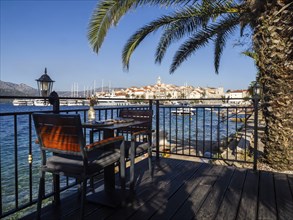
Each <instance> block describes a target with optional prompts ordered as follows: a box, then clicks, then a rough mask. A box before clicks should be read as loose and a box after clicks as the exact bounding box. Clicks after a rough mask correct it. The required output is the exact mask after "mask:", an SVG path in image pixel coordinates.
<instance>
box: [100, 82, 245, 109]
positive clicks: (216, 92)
mask: <svg viewBox="0 0 293 220" xmlns="http://www.w3.org/2000/svg"><path fill="white" fill-rule="evenodd" d="M95 96H96V97H97V98H119V99H167V100H171V99H222V100H225V102H227V103H229V104H245V101H244V100H245V98H249V97H250V94H249V91H248V90H241V89H239V90H228V91H226V92H225V91H224V88H223V87H218V88H214V87H194V86H191V85H183V86H176V85H173V84H165V83H163V82H162V79H161V77H160V76H159V77H158V79H157V81H156V83H155V84H153V85H147V86H142V87H136V86H132V87H130V88H126V89H121V90H110V89H108V90H106V91H104V90H103V91H100V92H95ZM172 104H176V103H174V102H173V103H172Z"/></svg>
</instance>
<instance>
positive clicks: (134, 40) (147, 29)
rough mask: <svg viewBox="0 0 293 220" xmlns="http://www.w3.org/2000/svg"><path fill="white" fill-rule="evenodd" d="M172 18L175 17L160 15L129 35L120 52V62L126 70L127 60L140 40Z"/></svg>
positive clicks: (166, 23)
mask: <svg viewBox="0 0 293 220" xmlns="http://www.w3.org/2000/svg"><path fill="white" fill-rule="evenodd" d="M174 19H176V18H174V17H171V16H162V17H161V18H159V19H157V20H155V21H153V22H151V23H150V24H148V25H145V26H144V27H142V28H141V29H139V30H138V31H137V32H136V33H135V34H133V35H132V36H131V37H130V39H129V40H128V41H127V43H126V45H125V46H124V49H123V53H122V62H123V66H124V68H125V69H126V70H128V69H129V61H130V57H131V55H132V53H133V51H134V50H135V49H136V48H137V46H138V45H139V44H140V43H141V41H143V39H144V38H145V37H147V35H149V34H150V33H152V32H154V31H156V30H158V29H159V28H160V27H162V26H164V25H168V24H170V23H171V22H172V21H174Z"/></svg>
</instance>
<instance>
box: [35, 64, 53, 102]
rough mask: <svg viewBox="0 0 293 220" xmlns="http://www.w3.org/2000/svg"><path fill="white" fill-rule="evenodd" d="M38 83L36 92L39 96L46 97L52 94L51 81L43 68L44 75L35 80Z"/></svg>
mask: <svg viewBox="0 0 293 220" xmlns="http://www.w3.org/2000/svg"><path fill="white" fill-rule="evenodd" d="M36 81H37V83H38V90H39V94H40V96H43V97H48V96H49V94H50V93H51V92H52V89H53V83H54V82H55V81H53V80H52V79H51V78H50V76H48V74H47V68H45V73H44V74H43V75H42V76H41V77H40V78H39V79H36Z"/></svg>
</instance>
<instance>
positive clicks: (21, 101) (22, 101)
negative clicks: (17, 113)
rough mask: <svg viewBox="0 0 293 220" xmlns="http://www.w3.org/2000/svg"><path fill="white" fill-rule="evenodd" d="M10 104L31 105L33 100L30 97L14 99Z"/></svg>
mask: <svg viewBox="0 0 293 220" xmlns="http://www.w3.org/2000/svg"><path fill="white" fill-rule="evenodd" d="M12 104H13V105H14V106H32V105H33V104H34V102H33V100H31V99H14V100H13V101H12Z"/></svg>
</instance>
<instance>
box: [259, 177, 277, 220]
mask: <svg viewBox="0 0 293 220" xmlns="http://www.w3.org/2000/svg"><path fill="white" fill-rule="evenodd" d="M258 219H272V220H274V219H277V210H276V200H275V187H274V178H273V174H272V173H269V172H260V182H259V200H258Z"/></svg>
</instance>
